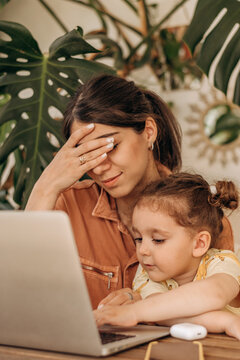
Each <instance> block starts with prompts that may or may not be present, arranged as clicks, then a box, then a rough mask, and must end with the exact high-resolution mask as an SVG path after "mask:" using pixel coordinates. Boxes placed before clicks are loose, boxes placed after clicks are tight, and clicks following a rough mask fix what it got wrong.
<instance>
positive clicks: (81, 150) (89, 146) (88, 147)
mask: <svg viewBox="0 0 240 360" xmlns="http://www.w3.org/2000/svg"><path fill="white" fill-rule="evenodd" d="M101 140H103V139H101ZM113 141H114V139H112V141H111V142H107V141H106V139H104V141H101V142H98V143H97V142H94V143H93V142H91V141H89V142H88V143H86V144H83V145H79V146H78V148H77V149H76V150H74V154H75V155H76V156H78V157H79V158H80V160H81V159H82V160H83V162H84V161H85V162H87V161H91V160H93V159H96V158H97V157H98V156H101V155H102V154H104V153H105V152H106V153H107V152H109V151H111V150H112V149H113V146H114V144H113Z"/></svg>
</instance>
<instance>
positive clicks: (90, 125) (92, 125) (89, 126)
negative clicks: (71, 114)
mask: <svg viewBox="0 0 240 360" xmlns="http://www.w3.org/2000/svg"><path fill="white" fill-rule="evenodd" d="M86 128H87V129H92V128H94V124H93V123H92V124H88V125H87V126H86Z"/></svg>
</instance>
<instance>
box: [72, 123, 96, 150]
mask: <svg viewBox="0 0 240 360" xmlns="http://www.w3.org/2000/svg"><path fill="white" fill-rule="evenodd" d="M93 129H94V124H88V125H86V126H82V127H81V128H80V129H78V130H76V131H74V132H73V133H72V134H71V136H70V137H69V139H68V140H67V141H66V143H65V146H66V147H70V148H73V147H75V146H76V145H78V143H79V141H80V140H81V139H82V138H84V136H86V135H87V134H90V132H92V131H93Z"/></svg>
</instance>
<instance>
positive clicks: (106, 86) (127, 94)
mask: <svg viewBox="0 0 240 360" xmlns="http://www.w3.org/2000/svg"><path fill="white" fill-rule="evenodd" d="M148 116H151V117H152V118H153V119H154V120H155V122H156V125H157V129H158V134H157V138H156V141H155V143H154V150H153V154H154V158H155V160H158V161H160V162H161V164H163V165H165V166H166V167H167V168H169V169H170V170H172V171H178V170H179V169H180V168H181V164H182V161H181V130H180V127H179V125H178V123H177V121H176V119H175V118H174V116H173V114H172V112H171V110H170V109H169V107H168V105H167V104H166V103H165V102H164V101H163V100H162V99H161V98H160V97H159V96H158V95H156V94H155V93H153V92H151V91H148V90H144V89H140V88H139V87H137V86H136V85H135V84H134V82H133V81H127V80H125V79H122V78H119V77H117V76H112V75H100V76H97V77H95V78H93V79H91V80H89V81H88V82H86V83H85V84H84V85H81V86H80V88H79V89H78V90H77V92H76V94H75V95H74V97H73V98H72V100H71V101H70V103H69V105H68V107H67V110H66V112H65V115H64V129H63V131H64V135H65V137H66V139H68V138H69V136H70V133H71V126H72V123H73V121H75V120H77V121H80V122H83V123H99V124H104V125H111V126H119V127H129V128H132V129H134V130H135V131H136V132H137V133H141V132H142V131H143V130H144V128H145V121H146V118H147V117H148Z"/></svg>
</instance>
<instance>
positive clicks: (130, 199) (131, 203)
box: [116, 164, 170, 232]
mask: <svg viewBox="0 0 240 360" xmlns="http://www.w3.org/2000/svg"><path fill="white" fill-rule="evenodd" d="M149 173H150V174H151V175H150V176H149V177H146V178H145V179H144V181H142V183H141V184H138V185H137V186H136V188H135V189H134V190H133V191H132V192H131V193H130V194H128V195H127V196H125V197H122V198H118V199H116V203H117V209H118V215H119V217H120V220H121V221H122V223H123V224H124V225H125V226H126V227H127V228H128V230H129V231H130V232H131V223H132V214H133V209H134V207H135V205H136V202H137V200H138V198H139V196H140V195H141V193H142V192H143V190H144V189H145V188H146V186H147V185H149V184H150V183H152V182H154V181H157V180H160V179H161V178H162V177H163V176H164V175H165V176H167V175H169V174H170V170H169V169H167V168H166V167H165V166H163V165H158V166H156V165H155V164H154V168H153V169H152V171H150V172H149Z"/></svg>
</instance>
